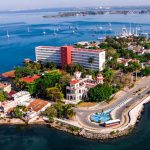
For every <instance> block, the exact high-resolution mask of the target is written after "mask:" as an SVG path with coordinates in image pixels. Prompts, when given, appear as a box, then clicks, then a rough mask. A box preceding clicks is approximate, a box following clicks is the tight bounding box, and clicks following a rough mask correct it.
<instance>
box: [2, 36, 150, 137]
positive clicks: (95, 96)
mask: <svg viewBox="0 0 150 150" xmlns="http://www.w3.org/2000/svg"><path fill="white" fill-rule="evenodd" d="M35 55H36V61H32V60H30V59H25V60H24V62H23V66H20V67H16V68H15V69H14V70H13V71H10V72H6V73H3V74H1V75H0V102H1V107H0V124H47V125H50V126H51V127H54V128H57V129H59V130H63V131H67V132H70V133H73V134H75V135H80V136H83V137H86V138H91V139H98V140H105V139H110V138H116V137H119V136H123V135H127V134H128V133H130V132H131V131H132V129H133V128H134V127H135V125H136V122H137V121H138V119H139V116H140V114H141V111H142V110H143V106H144V104H145V103H148V102H149V101H150V61H149V60H150V40H149V39H148V38H147V37H145V36H143V35H138V36H135V35H130V34H125V35H120V36H115V37H106V39H105V40H104V41H94V42H86V41H84V42H78V43H77V44H75V45H73V46H62V47H53V46H38V47H36V48H35Z"/></svg>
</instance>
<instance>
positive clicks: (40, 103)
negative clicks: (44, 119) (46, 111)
mask: <svg viewBox="0 0 150 150" xmlns="http://www.w3.org/2000/svg"><path fill="white" fill-rule="evenodd" d="M48 103H49V102H48V101H44V100H41V99H36V100H34V101H33V102H31V103H30V104H29V106H28V108H32V110H33V111H35V112H38V111H40V110H41V109H42V108H44V107H45V106H46V105H48Z"/></svg>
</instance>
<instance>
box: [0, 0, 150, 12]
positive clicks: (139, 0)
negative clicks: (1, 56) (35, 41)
mask: <svg viewBox="0 0 150 150" xmlns="http://www.w3.org/2000/svg"><path fill="white" fill-rule="evenodd" d="M0 1H1V0H0ZM8 4H9V5H8ZM148 5H149V6H150V1H148V0H126V1H124V0H120V1H119V2H118V1H114V0H105V1H104V0H92V2H91V1H89V0H82V1H80V0H75V1H71V0H61V3H60V1H59V2H58V0H56V1H53V2H52V1H49V0H44V1H39V2H38V3H37V1H36V0H26V1H20V0H12V1H11V2H10V1H9V0H5V1H3V2H2V3H1V5H0V10H15V9H40V8H64V7H90V6H91V7H96V6H97V7H100V6H110V7H111V6H148Z"/></svg>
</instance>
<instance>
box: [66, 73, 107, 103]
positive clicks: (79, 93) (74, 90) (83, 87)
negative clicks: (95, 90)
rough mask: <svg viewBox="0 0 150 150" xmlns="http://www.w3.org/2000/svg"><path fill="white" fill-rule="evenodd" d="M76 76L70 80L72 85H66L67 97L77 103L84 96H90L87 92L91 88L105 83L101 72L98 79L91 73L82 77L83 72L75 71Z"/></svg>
mask: <svg viewBox="0 0 150 150" xmlns="http://www.w3.org/2000/svg"><path fill="white" fill-rule="evenodd" d="M74 76H75V78H74V79H72V81H71V82H70V86H67V87H66V90H67V94H66V99H67V100H70V101H74V102H76V103H78V102H79V101H81V100H82V99H84V98H88V95H87V93H88V91H89V89H90V88H92V87H95V86H96V85H97V84H103V80H104V78H103V76H102V74H99V75H98V76H97V78H96V80H93V79H92V76H91V75H87V76H86V77H85V78H82V79H81V78H80V77H81V72H75V74H74Z"/></svg>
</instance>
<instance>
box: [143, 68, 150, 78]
mask: <svg viewBox="0 0 150 150" xmlns="http://www.w3.org/2000/svg"><path fill="white" fill-rule="evenodd" d="M141 74H142V75H143V76H149V75H150V67H145V68H144V69H142V70H141Z"/></svg>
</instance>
